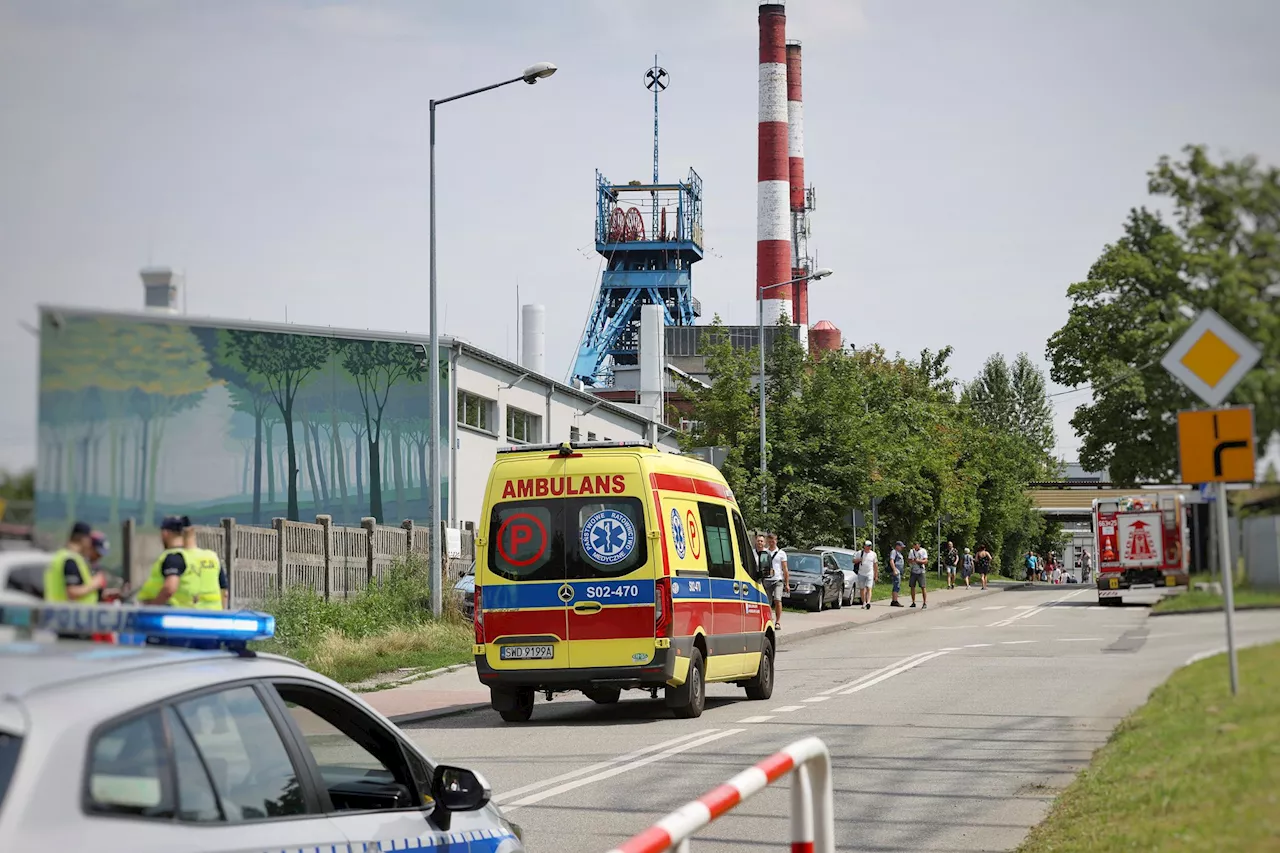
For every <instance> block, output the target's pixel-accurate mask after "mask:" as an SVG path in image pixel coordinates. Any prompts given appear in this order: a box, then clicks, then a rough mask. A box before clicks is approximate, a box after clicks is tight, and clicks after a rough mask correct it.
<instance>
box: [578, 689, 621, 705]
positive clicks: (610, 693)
mask: <svg viewBox="0 0 1280 853" xmlns="http://www.w3.org/2000/svg"><path fill="white" fill-rule="evenodd" d="M582 692H583V693H585V694H587V698H588V699H590V700H591V701H592V702H595V703H596V704H597V705H614V704H616V703H617V701H618V700H619V699H620V698H622V688H621V687H593V688H591V689H590V690H584V691H582Z"/></svg>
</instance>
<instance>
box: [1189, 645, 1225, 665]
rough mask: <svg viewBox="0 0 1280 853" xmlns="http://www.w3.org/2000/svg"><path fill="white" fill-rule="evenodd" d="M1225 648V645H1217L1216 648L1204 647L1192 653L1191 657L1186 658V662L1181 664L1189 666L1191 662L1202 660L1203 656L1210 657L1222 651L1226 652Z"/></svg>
mask: <svg viewBox="0 0 1280 853" xmlns="http://www.w3.org/2000/svg"><path fill="white" fill-rule="evenodd" d="M1226 650H1227V647H1226V646H1220V647H1218V648H1216V649H1206V650H1205V651H1203V652H1196V653H1195V654H1194V655H1192V656H1191V657H1189V658H1187V662H1186V663H1184V664H1183V666H1191V664H1193V663H1197V662H1199V661H1202V660H1204V659H1205V658H1211V657H1213V656H1214V655H1220V654H1223V653H1225V652H1226Z"/></svg>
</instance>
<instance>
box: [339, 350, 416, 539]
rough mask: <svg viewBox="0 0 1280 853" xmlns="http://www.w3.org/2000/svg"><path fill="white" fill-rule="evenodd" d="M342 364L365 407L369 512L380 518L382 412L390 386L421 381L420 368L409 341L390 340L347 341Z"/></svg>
mask: <svg viewBox="0 0 1280 853" xmlns="http://www.w3.org/2000/svg"><path fill="white" fill-rule="evenodd" d="M342 366H343V367H344V368H345V369H346V371H347V372H348V373H350V374H351V377H352V379H354V380H355V383H356V390H357V391H358V392H359V395H360V405H361V407H362V408H363V409H364V421H365V434H366V435H367V437H368V444H369V515H371V516H373V517H374V518H376V519H378V520H379V521H382V520H383V510H382V458H381V456H382V454H381V450H382V445H381V442H382V418H383V414H384V412H385V411H386V408H387V400H388V398H389V397H390V395H391V389H392V387H393V386H395V384H396V383H397V382H400V381H401V380H405V379H407V380H409V381H411V382H420V381H422V378H423V370H422V368H421V367H419V365H418V359H417V357H416V356H415V355H414V354H413V347H412V346H411V345H410V344H406V343H397V342H392V341H346V342H344V343H343V344H342Z"/></svg>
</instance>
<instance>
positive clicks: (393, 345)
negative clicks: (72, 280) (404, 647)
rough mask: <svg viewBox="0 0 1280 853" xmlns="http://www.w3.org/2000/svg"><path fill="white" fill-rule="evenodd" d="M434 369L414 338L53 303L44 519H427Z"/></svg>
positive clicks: (45, 367) (43, 413) (44, 384)
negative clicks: (61, 307)
mask: <svg viewBox="0 0 1280 853" xmlns="http://www.w3.org/2000/svg"><path fill="white" fill-rule="evenodd" d="M447 369H448V368H447V363H446V362H442V363H441V371H442V374H446V378H447ZM426 378H427V377H426V372H425V370H424V369H423V368H422V366H421V365H420V363H419V362H418V360H417V358H416V356H415V355H414V352H413V345H412V344H410V343H407V342H403V341H388V340H374V339H361V338H355V337H340V336H336V335H326V334H319V333H314V332H312V331H311V330H308V331H307V332H306V333H303V332H293V331H289V330H288V329H287V327H281V328H279V329H278V330H273V329H253V328H236V327H235V326H233V325H230V324H228V325H219V326H213V325H203V324H200V323H191V322H187V321H186V320H185V319H184V318H176V317H174V318H169V317H164V318H159V317H152V316H149V315H139V316H134V315H117V314H95V313H74V312H67V311H56V310H53V309H46V310H45V311H44V312H43V314H42V317H41V337H40V416H39V426H40V432H39V454H40V456H39V465H38V473H37V478H36V508H37V523H38V525H39V526H40V527H41V528H42V529H47V530H50V531H62V530H64V529H65V527H66V525H67V524H68V523H69V522H70V521H71V520H73V519H82V520H87V521H90V522H92V523H94V524H99V525H104V526H107V527H108V528H109V529H115V527H116V525H118V524H119V523H120V522H121V521H122V520H123V519H125V518H133V519H135V520H136V521H137V522H138V523H139V524H140V525H141V526H142V527H143V528H152V527H154V526H155V525H157V524H158V523H159V520H160V518H161V517H162V516H163V515H166V514H170V513H182V514H185V515H189V516H191V518H192V519H193V520H195V521H197V523H208V524H212V523H216V522H217V520H218V519H220V518H223V517H234V518H236V519H238V520H239V521H241V522H242V523H246V524H263V525H265V524H269V523H270V520H271V519H272V518H274V517H285V518H290V519H300V518H308V517H311V516H314V515H316V514H320V513H327V514H329V515H332V516H333V517H334V520H335V521H336V522H339V523H346V524H357V523H358V522H359V519H360V518H362V517H364V516H373V517H375V518H378V519H379V520H380V521H384V522H391V523H394V522H396V521H399V520H401V519H404V518H412V519H415V520H419V521H421V520H423V519H425V517H426V515H427V510H428V507H427V500H428V497H429V496H428V490H427V488H426V483H427V475H426V471H427V452H428V450H427V444H428V441H427V440H428V436H429V431H428V417H429V408H430V407H429V405H428V402H427V382H426ZM448 387H449V383H448V382H447V381H442V383H441V388H442V392H441V406H442V411H445V412H448V411H449V408H448V405H447V403H448V400H447V395H448V391H447V389H448ZM443 426H444V425H443V424H442V427H443ZM442 438H443V440H445V441H447V440H448V437H447V430H445V429H442ZM445 476H446V478H447V473H446V475H445ZM443 487H444V489H445V490H446V492H445V494H446V500H447V489H448V482H447V479H446V481H445V482H444V483H443Z"/></svg>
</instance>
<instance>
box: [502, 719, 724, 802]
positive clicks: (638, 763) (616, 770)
mask: <svg viewBox="0 0 1280 853" xmlns="http://www.w3.org/2000/svg"><path fill="white" fill-rule="evenodd" d="M745 731H746V729H726V730H724V731H713V732H711V733H705V732H699V734H702V735H703V737H700V738H698V739H696V740H691V741H686V742H685V743H682V744H680V745H679V746H673V747H671V748H670V749H664V750H663V751H661V752H652V753H650V754H649V755H646V756H645V757H643V758H638V759H636V760H634V761H629V762H627V763H625V764H616V763H615V764H613V766H611V767H608V768H607V769H605V770H602V771H600V772H599V773H594V774H592V775H590V776H585V777H583V778H581V779H575V780H574V781H572V782H565V783H564V784H562V785H556V786H555V787H553V788H547V789H546V790H544V791H540V792H538V793H536V794H530V795H529V796H527V797H521V798H520V799H518V800H516V801H515V802H513V803H503V804H502V810H503V811H505V812H511V811H512V810H514V809H518V808H522V807H523V806H531V805H533V804H534V803H540V802H542V801H543V800H545V799H548V798H550V797H554V796H556V795H557V794H563V793H565V792H567V791H572V790H574V789H575V788H581V787H583V786H584V785H591V784H594V783H596V782H601V781H603V780H605V779H611V778H613V777H614V776H620V775H621V774H623V773H627V772H628V771H631V770H636V769H639V768H641V767H644V766H645V765H646V764H653V763H654V762H655V761H661V760H662V759H664V758H670V757H671V756H673V755H677V754H679V753H681V752H687V751H689V750H691V749H696V748H698V747H700V746H704V745H705V744H708V743H711V742H712V741H716V740H720V739H721V738H726V737H729V736H730V735H736V734H741V733H742V732H745ZM546 784H547V783H546V782H543V783H542V785H546Z"/></svg>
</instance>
